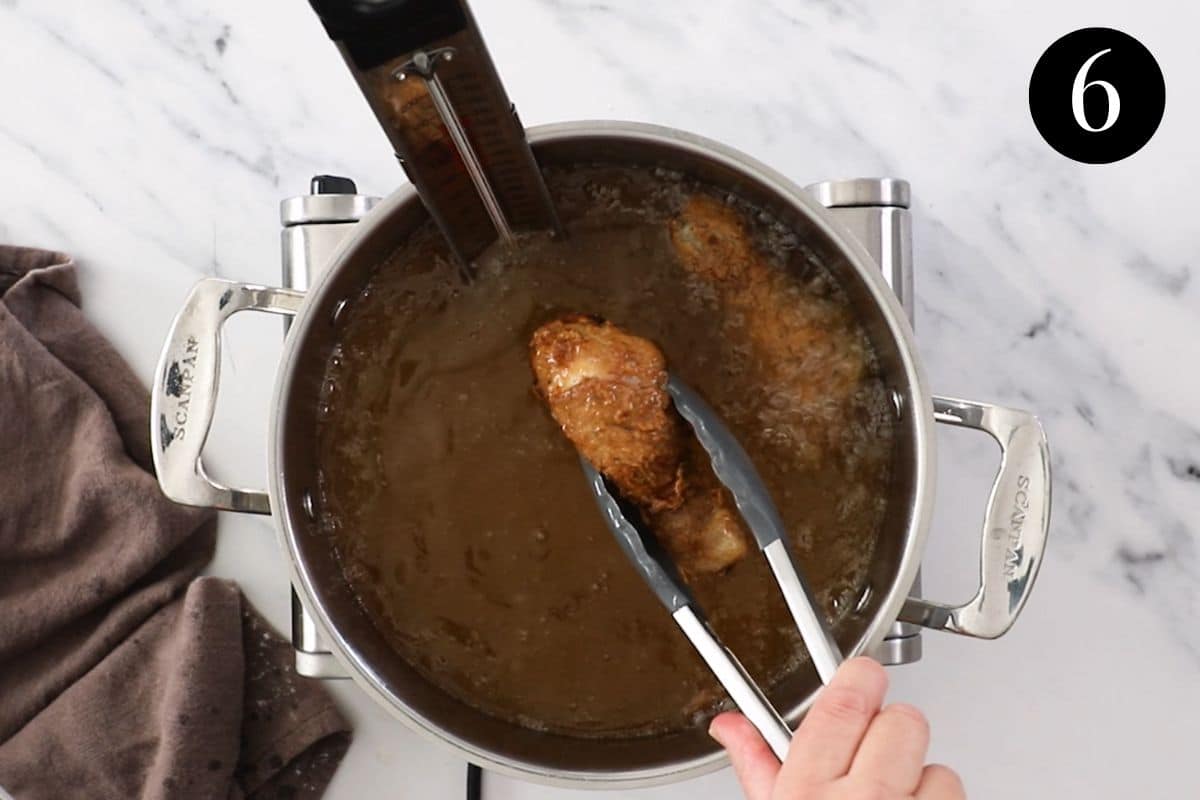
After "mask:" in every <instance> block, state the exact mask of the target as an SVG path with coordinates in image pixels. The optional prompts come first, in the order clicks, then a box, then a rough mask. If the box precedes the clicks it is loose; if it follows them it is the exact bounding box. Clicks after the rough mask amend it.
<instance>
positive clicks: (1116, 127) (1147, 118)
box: [1029, 28, 1167, 164]
mask: <svg viewBox="0 0 1200 800" xmlns="http://www.w3.org/2000/svg"><path fill="white" fill-rule="evenodd" d="M1166 102H1167V90H1166V85H1165V84H1164V82H1163V74H1162V70H1161V69H1159V68H1158V62H1157V61H1155V60H1154V56H1152V55H1150V51H1149V50H1147V49H1146V48H1145V47H1144V46H1143V45H1142V43H1141V42H1139V41H1138V40H1137V39H1134V38H1133V37H1132V36H1130V35H1129V34H1127V33H1122V32H1121V31H1115V30H1113V29H1112V28H1083V29H1082V30H1078V31H1074V32H1072V33H1068V34H1067V35H1066V36H1064V37H1062V38H1061V39H1059V40H1058V41H1057V42H1055V43H1054V44H1052V45H1050V47H1049V48H1048V49H1047V50H1046V52H1045V53H1043V54H1042V57H1041V58H1040V59H1038V62H1037V66H1035V67H1034V68H1033V76H1032V77H1031V78H1030V79H1029V112H1030V113H1031V114H1032V115H1033V124H1034V125H1036V126H1037V129H1038V133H1040V134H1041V135H1042V138H1043V139H1045V140H1046V142H1047V144H1049V145H1050V146H1051V147H1053V148H1054V149H1055V150H1057V151H1058V152H1060V153H1062V154H1063V155H1064V156H1066V157H1067V158H1070V159H1074V160H1075V161H1082V162H1083V163H1085V164H1111V163H1112V162H1114V161H1120V160H1121V159H1122V158H1125V157H1127V156H1131V155H1133V154H1134V153H1136V152H1137V151H1138V150H1140V149H1141V148H1142V146H1143V145H1144V144H1146V142H1148V141H1150V137H1151V136H1153V135H1154V131H1155V130H1157V128H1158V123H1159V122H1160V121H1162V116H1163V108H1164V107H1165V106H1166Z"/></svg>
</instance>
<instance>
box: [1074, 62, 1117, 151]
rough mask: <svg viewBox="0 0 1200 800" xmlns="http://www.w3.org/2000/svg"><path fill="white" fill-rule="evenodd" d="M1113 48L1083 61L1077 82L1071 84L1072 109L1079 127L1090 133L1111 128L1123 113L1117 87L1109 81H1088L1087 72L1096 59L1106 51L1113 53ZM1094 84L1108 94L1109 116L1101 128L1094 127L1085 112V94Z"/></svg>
mask: <svg viewBox="0 0 1200 800" xmlns="http://www.w3.org/2000/svg"><path fill="white" fill-rule="evenodd" d="M1111 52H1112V48H1111V47H1109V48H1107V49H1106V50H1101V51H1100V52H1099V53H1096V55H1094V56H1092V57H1091V58H1089V59H1088V60H1087V61H1085V62H1083V66H1082V67H1080V68H1079V72H1076V73H1075V83H1073V84H1072V85H1071V111H1072V112H1074V114H1075V121H1076V122H1077V123H1079V127H1081V128H1083V129H1084V130H1085V131H1088V132H1089V133H1100V132H1101V131H1106V130H1108V129H1109V128H1111V127H1112V126H1113V125H1115V124H1116V122H1117V115H1118V114H1120V113H1121V96H1120V95H1119V94H1117V87H1115V86H1113V85H1112V84H1111V83H1109V82H1108V81H1090V82H1089V81H1088V79H1087V73H1088V70H1089V69H1091V67H1092V64H1094V63H1096V59H1097V58H1099V57H1100V56H1102V55H1104V54H1105V53H1111ZM1093 86H1099V87H1100V88H1101V89H1103V90H1104V93H1105V94H1106V95H1108V116H1107V117H1105V119H1104V124H1103V125H1101V126H1100V127H1099V128H1093V127H1092V126H1091V124H1089V123H1088V120H1087V115H1085V114H1084V113H1083V94H1084V92H1086V91H1087V90H1088V89H1090V88H1092V87H1093Z"/></svg>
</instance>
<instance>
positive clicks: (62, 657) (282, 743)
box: [0, 246, 349, 800]
mask: <svg viewBox="0 0 1200 800" xmlns="http://www.w3.org/2000/svg"><path fill="white" fill-rule="evenodd" d="M149 416H150V414H149V403H148V399H147V395H146V391H145V389H144V388H143V387H142V386H141V385H140V384H139V382H138V380H137V378H136V377H135V376H134V375H133V373H132V372H131V371H130V369H129V367H128V366H127V365H126V364H125V363H124V362H123V361H122V360H121V357H120V356H119V355H118V354H117V352H116V351H115V350H114V349H113V348H112V346H111V345H110V344H109V343H108V342H107V341H106V340H105V339H104V338H103V337H102V336H101V335H100V334H99V332H98V331H97V330H96V329H95V328H94V327H92V325H91V324H90V323H88V321H87V320H86V319H85V318H84V316H83V314H82V312H81V311H80V310H79V288H78V285H77V283H76V278H75V267H74V264H73V263H72V262H71V259H70V258H69V257H68V256H66V255H63V254H61V253H51V252H46V251H42V250H32V249H27V248H16V247H7V246H0V787H3V788H4V789H6V790H7V791H8V792H9V793H11V794H12V795H13V796H14V797H16V798H18V800H24V798H55V800H58V798H67V797H88V798H120V800H127V799H128V798H134V797H141V798H172V799H173V798H193V797H194V798H205V800H207V799H208V798H235V799H236V798H242V797H260V798H267V797H289V798H316V797H319V796H320V795H321V794H322V793H323V791H324V789H325V787H326V785H327V784H328V782H329V780H330V778H331V777H332V776H333V772H334V770H335V769H336V768H337V765H338V763H339V762H340V761H341V758H342V755H343V754H344V753H345V750H346V747H347V746H348V744H349V733H348V727H347V725H346V723H345V721H344V720H343V719H342V717H341V715H340V714H339V713H338V711H337V709H336V708H335V707H334V705H333V703H332V702H331V701H330V699H329V697H328V695H327V694H326V692H325V690H324V689H323V688H322V687H321V686H320V685H319V684H318V683H315V682H313V681H310V680H307V679H304V678H301V677H299V676H297V675H296V673H295V671H294V670H293V669H292V666H291V664H290V661H291V649H290V647H289V646H288V645H287V644H286V643H285V642H284V641H283V640H282V639H281V638H280V637H279V635H278V634H276V633H275V632H274V631H273V630H272V629H271V628H270V627H269V626H268V625H267V624H266V622H265V621H264V620H263V619H262V618H261V617H260V616H259V615H258V613H257V612H255V611H254V609H253V608H251V606H250V604H249V603H248V602H247V601H246V600H245V598H244V597H242V595H241V593H240V592H239V591H238V589H237V587H236V586H234V585H233V584H232V583H230V582H228V581H224V580H220V579H217V578H197V577H196V576H197V574H198V573H199V572H200V570H201V569H202V568H203V566H204V565H205V564H206V563H207V562H208V560H209V559H210V558H211V556H212V552H213V546H214V542H215V539H214V536H215V525H214V523H215V519H214V515H213V514H212V513H211V512H208V511H200V510H197V509H191V508H185V507H183V506H179V505H176V504H175V503H172V502H171V501H169V500H167V499H166V498H165V497H164V496H163V495H162V493H161V492H160V491H159V488H158V483H157V482H156V481H155V478H154V474H153V465H152V461H151V456H150V446H149V430H150V426H149Z"/></svg>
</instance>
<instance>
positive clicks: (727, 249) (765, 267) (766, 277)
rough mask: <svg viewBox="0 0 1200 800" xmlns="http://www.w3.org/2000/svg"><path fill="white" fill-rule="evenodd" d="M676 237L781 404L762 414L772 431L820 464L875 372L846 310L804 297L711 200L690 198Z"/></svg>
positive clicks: (731, 213) (737, 220)
mask: <svg viewBox="0 0 1200 800" xmlns="http://www.w3.org/2000/svg"><path fill="white" fill-rule="evenodd" d="M669 233H670V237H671V244H672V247H673V248H674V250H675V255H676V256H677V257H678V259H679V264H680V266H682V267H683V269H684V270H685V271H687V272H688V273H689V274H691V275H692V276H693V277H694V278H695V279H697V280H699V281H703V282H704V283H706V284H708V285H710V286H711V287H712V288H713V289H714V290H715V293H716V296H717V298H718V300H719V302H720V304H721V307H722V310H723V312H724V317H725V318H726V319H727V320H730V319H737V320H739V321H740V325H741V326H743V327H742V328H741V330H740V331H739V333H738V335H739V336H745V337H746V339H747V340H748V344H749V345H750V350H751V353H752V354H753V356H754V358H753V360H754V362H755V364H756V365H757V368H758V370H759V378H760V381H761V383H762V385H763V387H764V389H766V390H768V391H769V393H770V395H771V396H773V397H775V398H778V399H779V400H780V401H781V402H778V403H776V404H772V405H770V406H769V407H768V408H767V409H765V410H764V412H763V423H764V427H779V428H784V427H786V428H788V429H790V430H791V432H792V434H793V436H792V438H793V440H794V441H793V446H795V447H798V448H801V450H802V451H803V450H807V451H808V455H809V456H810V457H811V458H812V460H813V461H814V462H816V461H819V460H820V458H821V456H822V453H824V452H825V451H826V450H828V449H829V448H830V447H831V446H832V443H833V442H834V441H836V439H837V437H838V436H839V435H840V431H841V429H842V426H843V425H844V424H845V423H844V414H843V413H842V409H843V408H844V406H845V404H846V402H847V400H848V399H849V398H850V397H851V396H852V395H853V394H854V393H855V392H856V391H857V390H858V388H859V387H860V386H861V385H862V380H863V377H864V374H865V373H866V371H867V366H868V356H867V352H866V350H865V342H864V341H863V339H862V338H861V336H860V335H859V334H858V333H857V332H856V324H855V321H854V320H853V319H852V318H851V316H850V313H849V310H848V308H847V306H846V305H845V304H844V303H840V302H836V301H835V300H833V299H832V298H828V297H821V296H819V295H818V294H816V293H814V292H810V291H803V290H801V289H800V288H799V287H798V286H797V285H796V283H795V282H794V280H793V279H792V278H790V277H789V276H788V275H787V274H786V273H785V272H784V271H783V270H782V269H780V268H779V267H777V266H776V265H774V264H772V263H771V261H770V260H769V258H768V256H767V255H766V254H765V253H763V252H762V251H760V250H759V249H758V248H757V247H755V245H754V242H753V240H752V238H751V235H750V232H749V230H748V229H747V227H746V225H745V224H744V222H743V219H742V216H741V214H740V212H738V211H737V210H736V209H735V208H733V207H731V206H729V205H727V204H725V203H722V202H721V201H719V200H717V199H715V198H713V197H709V196H708V195H705V194H695V195H692V196H691V197H690V198H688V200H687V202H686V203H684V206H683V208H682V210H681V211H680V212H679V214H678V215H676V217H675V218H674V219H672V220H671V223H670V228H669Z"/></svg>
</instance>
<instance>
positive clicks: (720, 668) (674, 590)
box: [580, 375, 842, 761]
mask: <svg viewBox="0 0 1200 800" xmlns="http://www.w3.org/2000/svg"><path fill="white" fill-rule="evenodd" d="M667 391H668V392H669V393H670V395H671V398H672V400H674V402H675V408H676V410H678V411H679V414H680V416H682V417H683V418H684V419H685V420H687V422H688V424H690V425H691V426H692V430H693V431H694V432H695V434H696V438H697V439H699V441H700V444H701V445H702V446H703V447H704V449H705V451H706V452H707V453H708V455H709V458H710V459H711V460H712V468H713V472H714V473H715V474H716V476H717V479H718V480H719V481H721V483H723V484H724V485H725V487H726V488H727V489H729V492H730V494H732V495H733V499H734V502H735V503H736V504H737V507H738V511H740V512H741V515H742V518H743V519H744V520H745V522H746V525H747V527H749V528H750V531H751V533H752V534H753V535H754V539H755V541H756V542H758V547H759V549H760V550H762V552H763V555H765V556H766V558H767V564H768V565H769V566H770V568H771V572H772V574H774V576H775V580H776V582H777V583H778V584H779V590H780V591H781V592H782V593H783V598H784V600H785V601H786V602H787V607H788V610H789V611H790V612H791V614H792V619H794V620H795V622H796V627H797V628H798V629H799V630H800V636H801V638H802V639H803V640H804V645H805V646H806V647H807V648H808V652H809V654H810V656H811V657H812V661H813V664H814V665H815V666H816V668H817V673H818V674H819V675H820V676H821V682H822V683H828V682H829V681H830V679H831V678H832V677H833V673H834V672H835V671H836V670H837V667H838V664H840V663H841V661H842V655H841V652H840V651H839V649H838V646H837V642H836V641H834V638H833V633H832V632H831V631H830V629H829V625H828V624H827V623H826V622H825V618H824V616H822V614H821V612H820V611H819V610H818V609H817V604H816V600H815V599H814V597H813V593H812V589H810V588H809V585H808V583H807V582H806V581H805V580H804V577H803V576H802V575H801V574H800V572H799V571H798V570H797V569H796V566H795V564H794V563H793V562H792V558H791V555H790V553H789V552H788V546H787V539H786V537H785V536H784V533H785V528H784V524H783V520H782V519H781V518H780V516H779V512H778V511H777V510H776V508H775V504H774V503H773V502H772V501H771V497H770V495H769V493H768V492H767V489H766V486H765V485H764V484H763V482H762V478H761V477H760V476H759V474H758V471H757V470H755V469H754V464H753V463H752V462H751V461H750V456H749V455H747V453H746V451H745V450H743V449H742V446H741V445H740V444H738V441H737V439H736V438H735V437H734V436H733V434H732V433H730V431H729V429H728V428H726V427H725V425H724V423H722V422H721V420H720V418H719V417H718V416H717V414H716V412H715V411H713V409H712V408H711V407H710V406H709V405H708V404H707V403H705V402H704V401H703V400H702V399H701V398H700V396H699V395H697V394H696V393H695V392H694V391H692V389H690V388H689V387H688V386H687V385H685V384H684V383H683V382H681V381H680V380H679V379H677V378H676V377H675V376H674V375H671V376H669V377H668V379H667ZM580 460H581V462H582V464H583V471H584V473H585V474H586V475H587V478H588V484H589V485H590V487H591V490H592V494H593V495H594V497H595V499H596V503H597V505H599V507H600V512H601V514H603V516H604V520H605V522H606V523H607V524H608V527H609V529H610V530H611V531H612V533H613V535H614V536H616V538H617V543H618V544H620V546H621V549H622V550H624V551H625V555H626V556H628V557H629V560H630V561H632V562H633V565H634V567H636V568H637V570H638V572H640V573H641V575H642V578H643V579H644V580H645V581H646V583H647V585H649V587H650V588H651V589H652V590H653V591H654V593H655V595H657V596H658V599H659V601H660V602H661V603H662V604H663V605H664V606H666V607H667V610H668V611H669V612H671V616H672V617H673V618H674V619H675V622H676V624H678V625H679V627H680V629H681V630H682V631H683V632H684V634H685V635H686V636H687V637H688V640H689V641H690V642H691V643H692V645H693V646H694V647H695V648H696V650H697V652H699V653H700V656H701V658H703V659H704V661H705V663H706V664H708V667H709V669H711V670H712V672H713V674H714V675H715V676H716V678H717V680H718V681H720V682H721V685H722V686H724V687H725V691H727V692H728V693H729V696H730V697H732V698H733V701H734V703H736V704H737V707H738V709H739V710H740V711H741V712H742V713H743V714H745V715H746V718H747V719H749V720H750V722H751V723H753V724H754V727H756V728H757V729H758V731H759V733H761V734H762V736H763V738H764V739H765V740H766V741H767V744H768V745H770V747H771V750H772V751H773V752H774V753H775V756H776V757H777V758H778V759H779V760H780V761H783V759H784V758H785V757H786V756H787V751H788V745H789V743H790V742H791V738H792V731H791V729H790V728H788V726H787V723H786V722H784V720H783V717H781V716H780V715H779V712H778V711H776V710H775V708H774V707H773V706H772V705H771V703H770V701H769V700H768V699H767V697H766V695H765V694H763V691H762V689H760V688H759V687H758V685H757V684H755V683H754V679H753V678H751V677H750V675H749V674H748V673H747V672H746V669H745V667H743V666H742V665H741V663H740V662H739V661H738V660H737V657H736V656H734V654H733V653H732V652H730V651H729V650H728V649H727V648H726V647H725V646H724V645H723V644H721V641H720V640H719V639H718V638H717V635H716V634H715V633H714V632H713V630H712V628H711V627H709V624H708V622H707V621H706V620H705V618H704V614H703V611H701V609H700V608H699V607H698V605H697V604H696V602H695V600H694V599H693V598H692V597H691V595H690V594H689V593H688V591H687V589H686V588H685V587H684V586H683V585H682V584H681V583H680V581H679V580H678V578H677V577H676V571H675V569H674V565H673V564H671V562H670V561H669V559H667V557H666V555H665V554H664V553H663V552H662V550H661V548H659V546H658V543H657V542H656V541H655V540H654V537H653V536H647V535H646V534H645V533H644V532H643V531H641V530H640V529H639V528H638V527H637V526H636V525H634V524H633V523H632V522H630V521H629V519H628V518H627V517H626V516H625V513H624V511H623V510H622V507H621V503H620V501H619V500H618V499H617V498H616V497H615V496H614V495H613V493H612V492H611V491H610V490H609V486H608V482H607V480H606V479H605V478H604V476H603V475H601V474H600V473H599V472H598V471H597V470H596V468H595V467H593V466H592V465H591V463H589V462H588V461H587V460H586V459H582V458H581V459H580Z"/></svg>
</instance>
